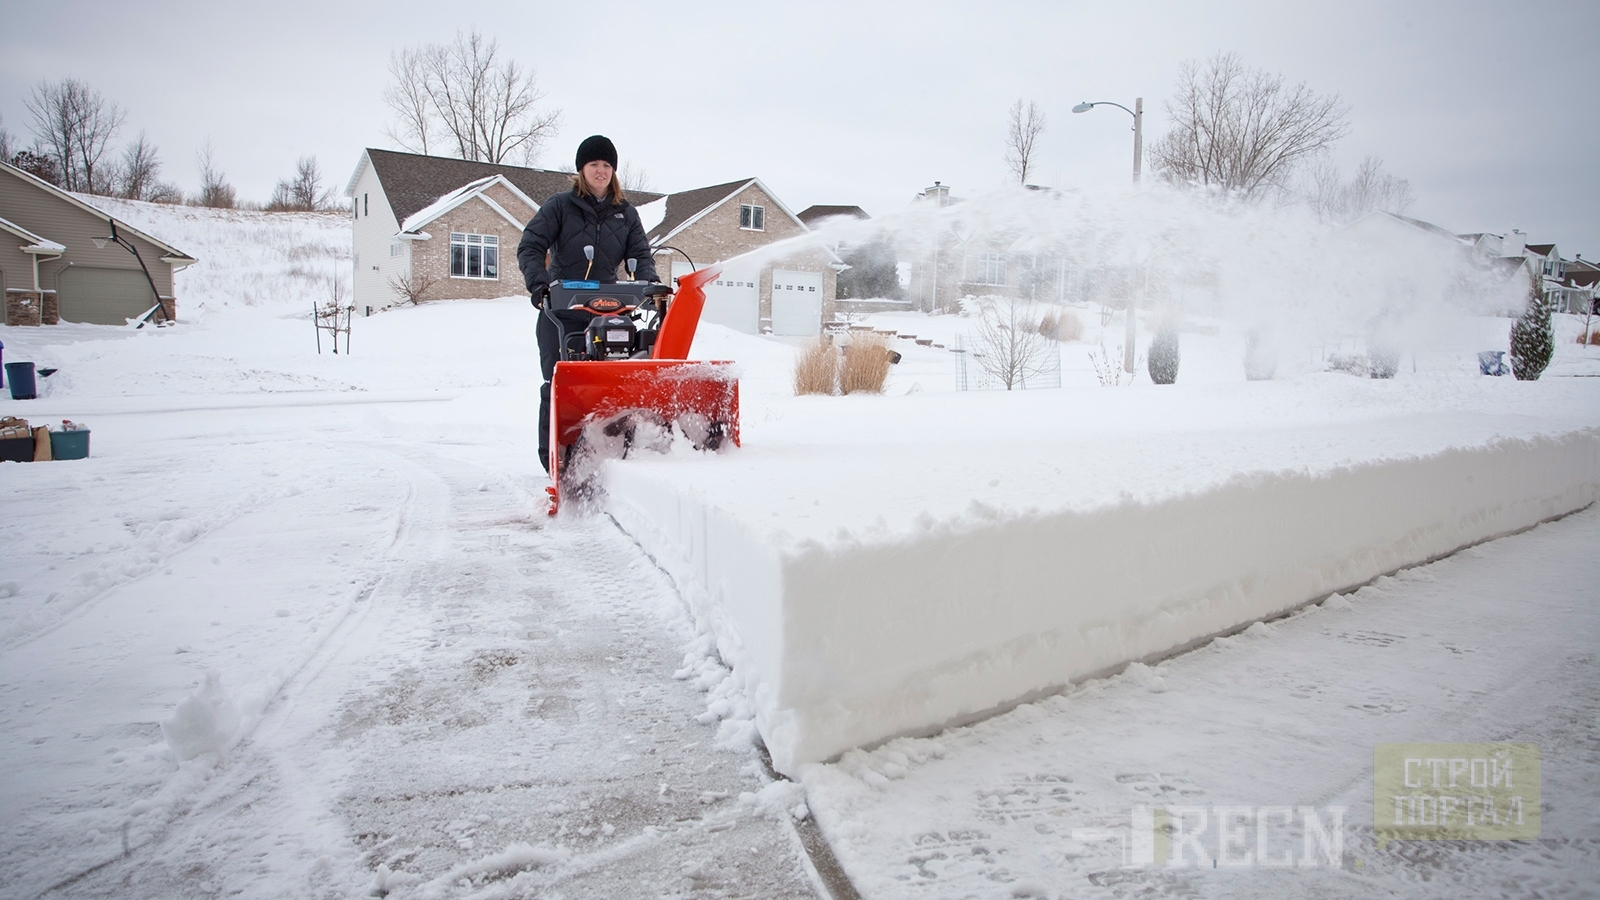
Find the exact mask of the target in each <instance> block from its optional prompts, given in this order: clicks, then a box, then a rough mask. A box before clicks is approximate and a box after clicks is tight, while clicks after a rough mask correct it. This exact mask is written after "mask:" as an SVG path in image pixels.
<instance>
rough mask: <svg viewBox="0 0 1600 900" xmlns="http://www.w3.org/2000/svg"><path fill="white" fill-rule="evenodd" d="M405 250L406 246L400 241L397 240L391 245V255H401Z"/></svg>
mask: <svg viewBox="0 0 1600 900" xmlns="http://www.w3.org/2000/svg"><path fill="white" fill-rule="evenodd" d="M405 252H406V249H405V246H404V245H402V244H401V243H400V242H399V241H395V242H394V243H392V244H390V245H389V255H390V256H391V257H394V256H400V255H402V254H403V253H405Z"/></svg>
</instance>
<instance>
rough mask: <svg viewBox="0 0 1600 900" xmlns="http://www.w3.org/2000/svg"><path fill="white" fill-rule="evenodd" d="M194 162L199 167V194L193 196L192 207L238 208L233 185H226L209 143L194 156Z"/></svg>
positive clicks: (225, 179) (226, 182)
mask: <svg viewBox="0 0 1600 900" xmlns="http://www.w3.org/2000/svg"><path fill="white" fill-rule="evenodd" d="M195 161H196V162H197V163H198V164H199V166H200V193H199V194H198V195H196V196H195V198H194V205H195V206H209V207H211V208H212V209H233V208H234V207H236V206H238V205H239V203H238V200H239V198H238V196H237V195H236V194H235V193H234V190H233V185H231V184H229V183H228V180H227V178H226V177H224V176H223V174H222V172H221V170H219V169H218V168H217V164H216V161H215V160H214V159H213V154H212V151H211V141H209V140H207V141H206V142H205V145H204V146H203V147H201V148H200V151H199V152H198V153H197V154H195Z"/></svg>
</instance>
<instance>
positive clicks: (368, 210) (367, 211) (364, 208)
mask: <svg viewBox="0 0 1600 900" xmlns="http://www.w3.org/2000/svg"><path fill="white" fill-rule="evenodd" d="M361 214H362V215H363V216H370V215H372V207H371V206H369V205H368V204H367V195H366V194H362V195H361Z"/></svg>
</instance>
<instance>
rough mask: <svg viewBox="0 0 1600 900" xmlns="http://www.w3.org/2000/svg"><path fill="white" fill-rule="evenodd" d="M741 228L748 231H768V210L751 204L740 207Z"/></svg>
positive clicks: (742, 204) (743, 204)
mask: <svg viewBox="0 0 1600 900" xmlns="http://www.w3.org/2000/svg"><path fill="white" fill-rule="evenodd" d="M739 227H740V228H743V229H745V230H747V231H766V230H767V208H766V207H765V206H756V205H754V204H750V203H741V204H740V205H739Z"/></svg>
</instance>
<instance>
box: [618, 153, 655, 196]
mask: <svg viewBox="0 0 1600 900" xmlns="http://www.w3.org/2000/svg"><path fill="white" fill-rule="evenodd" d="M617 177H618V178H620V179H621V180H622V187H623V189H624V190H629V191H650V192H652V193H654V190H655V188H654V185H652V184H651V182H650V173H649V172H648V171H646V170H645V168H644V167H643V166H640V165H636V164H634V163H633V162H632V161H631V160H630V161H628V162H625V163H623V164H622V168H620V169H618V170H617Z"/></svg>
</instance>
